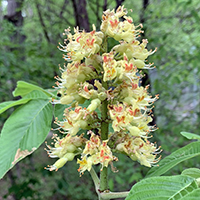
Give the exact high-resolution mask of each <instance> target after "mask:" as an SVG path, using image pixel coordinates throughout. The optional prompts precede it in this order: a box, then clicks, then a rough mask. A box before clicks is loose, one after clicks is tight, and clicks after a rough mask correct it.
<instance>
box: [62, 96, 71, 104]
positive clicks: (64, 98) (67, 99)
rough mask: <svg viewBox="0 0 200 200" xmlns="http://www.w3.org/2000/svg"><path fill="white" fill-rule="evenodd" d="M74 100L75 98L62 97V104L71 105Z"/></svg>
mask: <svg viewBox="0 0 200 200" xmlns="http://www.w3.org/2000/svg"><path fill="white" fill-rule="evenodd" d="M73 100H74V97H73V96H70V95H66V96H64V97H61V99H60V103H61V104H70V103H71V102H72V101H73Z"/></svg>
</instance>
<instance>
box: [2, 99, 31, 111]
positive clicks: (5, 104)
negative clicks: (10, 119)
mask: <svg viewBox="0 0 200 200" xmlns="http://www.w3.org/2000/svg"><path fill="white" fill-rule="evenodd" d="M28 101H30V99H28V98H27V99H20V100H17V101H6V102H3V103H0V114H1V113H3V112H4V111H6V110H8V109H9V108H11V107H14V106H17V105H21V104H25V103H27V102H28Z"/></svg>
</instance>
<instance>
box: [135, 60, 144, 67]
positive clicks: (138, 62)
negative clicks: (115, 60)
mask: <svg viewBox="0 0 200 200" xmlns="http://www.w3.org/2000/svg"><path fill="white" fill-rule="evenodd" d="M134 65H135V66H136V67H137V68H139V69H143V68H144V67H145V63H144V62H143V61H142V60H139V59H136V60H134Z"/></svg>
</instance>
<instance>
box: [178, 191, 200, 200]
mask: <svg viewBox="0 0 200 200" xmlns="http://www.w3.org/2000/svg"><path fill="white" fill-rule="evenodd" d="M199 197H200V189H199V188H198V189H196V190H194V191H192V192H190V193H188V194H186V195H185V196H184V197H183V198H181V200H198V199H199Z"/></svg>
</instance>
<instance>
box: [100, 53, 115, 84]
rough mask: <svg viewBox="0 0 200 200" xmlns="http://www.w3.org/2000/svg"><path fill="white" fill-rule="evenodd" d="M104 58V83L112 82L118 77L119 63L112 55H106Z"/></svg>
mask: <svg viewBox="0 0 200 200" xmlns="http://www.w3.org/2000/svg"><path fill="white" fill-rule="evenodd" d="M102 57H103V69H104V76H103V81H109V80H112V79H114V78H115V77H116V76H117V70H116V67H117V61H116V60H115V59H114V55H113V54H112V53H104V54H103V55H102Z"/></svg>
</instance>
